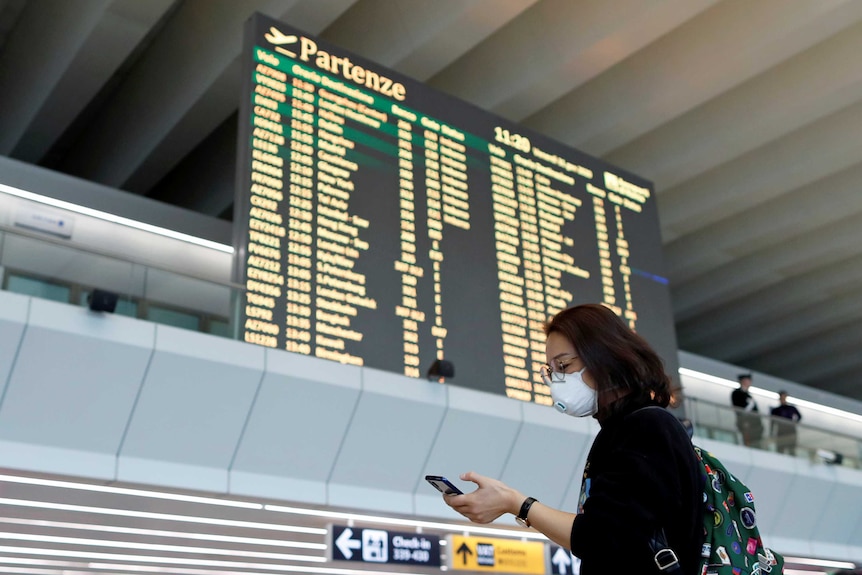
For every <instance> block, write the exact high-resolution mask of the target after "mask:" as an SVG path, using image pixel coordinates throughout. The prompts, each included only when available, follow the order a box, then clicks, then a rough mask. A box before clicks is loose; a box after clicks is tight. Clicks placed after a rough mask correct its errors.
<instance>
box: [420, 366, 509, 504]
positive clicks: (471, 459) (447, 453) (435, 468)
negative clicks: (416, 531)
mask: <svg viewBox="0 0 862 575" xmlns="http://www.w3.org/2000/svg"><path fill="white" fill-rule="evenodd" d="M426 385H432V386H433V385H439V384H433V383H428V384H426ZM448 391H449V398H448V401H447V409H446V415H445V416H444V417H443V422H442V424H441V425H440V429H439V432H438V433H437V435H436V438H435V440H434V444H433V447H431V449H430V452H429V453H428V459H427V461H426V462H425V464H424V468H423V470H422V473H421V474H420V475H421V477H420V478H419V479H420V480H419V481H418V483H417V484H416V486H415V490H416V496H415V506H416V507H415V510H416V513H419V514H421V515H433V516H444V517H452V518H456V517H457V518H461V519H463V517H461V516H460V515H458V514H456V513H455V512H454V511H452V510H451V509H450V508H449V507H448V506H447V505H444V504H443V502H442V501H441V500H440V493H439V492H437V491H436V490H435V489H434V488H433V487H431V486H430V485H428V483H427V482H426V481H425V480H424V479H423V478H424V476H425V475H426V474H431V475H444V476H446V477H447V478H449V480H451V481H452V482H453V483H455V484H457V485H460V486H461V488H462V489H463V490H464V491H468V492H469V491H473V489H475V487H476V485H475V484H473V483H467V482H464V481H459V480H458V476H459V475H460V474H461V473H464V472H466V471H475V472H476V473H479V474H480V475H486V476H489V477H500V475H501V474H502V472H503V467H504V465H505V464H506V460H507V459H508V458H509V454H510V453H511V452H512V447H513V445H514V442H515V437H516V436H517V434H518V430H519V429H520V427H521V406H520V404H519V403H518V402H514V401H512V400H510V399H508V398H507V397H503V396H500V395H489V394H487V393H482V392H479V391H474V390H472V389H465V388H463V387H456V386H449V388H448Z"/></svg>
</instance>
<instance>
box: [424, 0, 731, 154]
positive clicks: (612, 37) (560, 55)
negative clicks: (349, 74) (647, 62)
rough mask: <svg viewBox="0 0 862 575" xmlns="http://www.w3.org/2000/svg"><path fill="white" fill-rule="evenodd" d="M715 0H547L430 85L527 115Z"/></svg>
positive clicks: (508, 113) (509, 114) (518, 116)
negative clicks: (657, 0)
mask: <svg viewBox="0 0 862 575" xmlns="http://www.w3.org/2000/svg"><path fill="white" fill-rule="evenodd" d="M714 2H715V0H696V1H689V0H664V1H661V2H652V3H650V4H649V5H646V4H644V3H643V2H639V1H633V0H588V1H579V2H571V1H570V0H542V1H541V2H539V3H537V4H536V5H534V6H533V7H531V8H530V9H529V10H527V11H525V12H524V13H523V14H522V15H521V16H520V17H518V18H517V19H515V20H513V21H512V22H511V23H510V24H508V25H507V26H504V27H502V28H500V29H499V30H497V31H496V32H495V33H494V34H493V35H492V36H491V37H489V38H488V40H486V41H485V42H483V43H482V44H480V45H479V46H477V47H476V48H475V49H473V50H472V51H470V52H469V53H468V54H466V55H465V56H464V57H463V58H461V59H459V60H457V61H455V62H453V63H452V64H451V65H450V66H448V67H447V68H445V69H444V70H442V71H441V72H440V73H439V74H438V75H436V76H435V77H433V78H432V79H431V80H430V82H429V84H430V85H431V86H433V87H435V88H438V89H440V90H443V91H445V92H448V93H450V94H453V95H455V96H457V97H459V98H462V99H464V100H467V101H468V102H471V103H473V104H475V105H477V106H479V107H480V108H482V109H484V110H490V111H491V112H494V113H496V114H499V115H501V116H503V117H505V118H509V119H511V120H514V121H520V120H522V119H524V118H525V117H527V116H530V115H531V114H533V113H535V111H536V110H539V109H541V108H543V107H545V106H547V105H549V104H550V103H552V102H554V101H555V100H557V99H558V98H560V97H562V96H564V95H565V94H566V93H568V92H569V91H571V90H573V89H575V88H577V87H578V86H581V85H583V84H584V83H586V82H587V81H589V80H590V79H592V78H594V77H596V76H598V75H599V74H601V73H603V72H605V71H606V70H607V69H608V68H611V67H613V66H614V65H616V64H618V63H619V62H621V61H623V60H624V59H626V58H628V57H630V56H631V55H632V54H634V53H635V52H637V51H638V50H640V49H641V48H643V47H644V46H647V45H648V44H650V43H651V42H653V41H655V40H656V39H657V38H660V37H661V36H663V35H664V34H667V33H668V32H670V31H671V30H673V29H674V28H676V27H677V26H679V25H681V24H682V23H683V22H685V21H686V20H688V19H689V18H691V17H692V16H694V15H696V14H697V13H699V12H701V11H702V10H704V9H705V8H706V7H708V6H710V5H711V4H713V3H714ZM561 140H562V141H564V142H565V141H566V139H561Z"/></svg>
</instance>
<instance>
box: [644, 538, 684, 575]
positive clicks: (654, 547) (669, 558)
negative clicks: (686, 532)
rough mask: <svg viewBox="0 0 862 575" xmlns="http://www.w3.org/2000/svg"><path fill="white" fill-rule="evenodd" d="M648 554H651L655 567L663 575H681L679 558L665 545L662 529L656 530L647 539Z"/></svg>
mask: <svg viewBox="0 0 862 575" xmlns="http://www.w3.org/2000/svg"><path fill="white" fill-rule="evenodd" d="M649 547H650V552H651V553H652V558H653V561H655V566H656V567H657V568H658V570H659V571H660V572H661V573H664V574H665V575H682V567H680V566H679V558H678V557H677V556H676V553H675V552H674V550H673V549H671V548H670V545H668V543H667V536H666V535H665V533H664V529H663V528H661V529H658V530H656V532H655V534H654V535H653V536H652V537H650V539H649Z"/></svg>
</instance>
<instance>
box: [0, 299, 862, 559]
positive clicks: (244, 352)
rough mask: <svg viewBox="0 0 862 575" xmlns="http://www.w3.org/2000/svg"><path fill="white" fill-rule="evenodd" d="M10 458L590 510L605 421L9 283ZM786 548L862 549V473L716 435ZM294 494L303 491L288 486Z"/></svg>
mask: <svg viewBox="0 0 862 575" xmlns="http://www.w3.org/2000/svg"><path fill="white" fill-rule="evenodd" d="M0 342H2V345H0V381H2V382H3V386H2V390H0V392H2V404H0V467H4V468H8V469H17V470H25V471H30V472H43V473H52V474H62V475H71V476H79V477H85V478H91V479H98V480H103V481H116V482H124V483H125V482H131V483H143V484H149V485H159V486H164V487H172V488H185V489H195V490H201V491H207V492H212V493H225V494H233V495H255V496H261V497H267V498H276V499H282V500H290V501H295V502H302V503H310V504H319V505H332V506H338V507H350V508H357V509H365V510H373V511H376V512H389V513H396V514H408V515H417V516H424V517H445V518H448V519H455V518H456V516H455V515H454V512H452V511H450V510H449V509H448V507H446V506H443V505H441V504H440V501H439V495H437V494H436V493H435V492H433V491H432V490H430V489H429V488H428V486H427V485H425V483H424V481H423V480H422V478H423V477H424V475H425V474H426V473H440V474H444V475H450V476H457V475H458V474H459V473H462V472H464V471H467V470H471V469H472V470H476V471H479V472H480V473H483V474H485V475H490V476H494V477H499V478H501V479H502V480H504V481H506V482H508V483H509V484H511V485H514V486H518V487H520V488H522V489H524V490H529V491H530V493H531V494H533V496H534V497H537V498H539V499H540V500H542V501H545V502H547V503H549V504H551V505H554V506H557V507H561V508H565V509H574V508H575V507H576V498H577V494H578V489H579V485H580V474H581V470H582V467H583V463H584V459H585V457H586V452H587V450H588V447H589V445H590V443H591V440H592V437H593V436H594V435H595V433H596V431H597V427H596V424H595V422H594V421H593V420H591V419H575V418H571V417H564V416H562V415H560V414H557V413H556V412H554V411H553V410H551V409H549V408H547V407H542V406H538V405H534V404H526V403H522V402H518V401H515V400H511V399H508V398H505V397H502V396H497V395H492V394H487V393H484V392H478V391H473V390H469V389H465V388H461V387H458V386H455V385H442V384H439V383H436V382H433V383H432V382H428V381H423V380H416V379H412V378H407V377H404V376H400V375H396V374H391V373H386V372H381V371H377V370H374V369H368V368H362V367H354V366H345V365H339V364H336V363H333V362H329V361H324V360H320V359H317V358H312V357H306V356H302V355H297V354H290V353H288V352H283V351H280V350H272V349H266V348H262V347H258V346H254V345H250V344H246V343H244V342H238V341H233V340H229V339H225V338H220V337H216V336H212V335H208V334H201V333H197V332H192V331H186V330H181V329H177V328H173V327H169V326H163V325H157V324H153V323H150V322H146V321H141V320H137V319H131V318H125V317H120V316H116V315H105V314H98V313H96V312H91V311H89V310H88V309H86V308H83V307H77V306H71V305H68V304H60V303H56V302H51V301H47V300H41V299H38V298H31V297H27V296H22V295H19V294H13V293H7V292H2V293H0ZM698 443H700V444H701V445H702V446H704V447H706V448H707V449H709V450H711V451H712V452H714V453H715V454H717V455H718V456H719V457H720V458H722V459H723V460H724V461H725V463H726V464H727V465H728V466H729V467H730V468H731V469H732V470H734V472H735V473H736V474H737V475H738V476H739V477H740V478H741V479H742V480H743V481H745V482H747V484H748V485H749V486H750V487H751V488H752V490H753V492H754V493H755V494H756V498H757V506H758V514H759V516H758V523H759V525H760V527H761V531H762V533H763V535H764V537H765V538H766V539H767V540H768V541H770V545H772V546H773V547H774V548H775V549H776V550H778V551H779V552H785V553H793V554H802V553H810V554H813V555H817V556H825V557H832V558H837V559H853V558H858V557H860V556H862V520H860V516H859V513H858V510H859V509H860V508H862V472H860V471H858V470H853V469H846V468H842V467H836V466H826V465H823V464H817V463H811V462H808V461H806V460H802V459H797V458H792V457H787V456H785V455H779V454H774V453H769V452H764V451H755V450H752V449H748V448H745V447H740V446H736V445H730V444H724V443H719V442H714V441H713V442H711V441H708V440H705V439H704V440H699V441H698ZM286 494H289V495H287V496H286Z"/></svg>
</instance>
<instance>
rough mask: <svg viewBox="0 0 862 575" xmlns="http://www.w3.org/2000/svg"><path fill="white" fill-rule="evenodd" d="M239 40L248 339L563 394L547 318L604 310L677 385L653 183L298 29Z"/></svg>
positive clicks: (239, 261) (239, 212) (504, 389)
mask: <svg viewBox="0 0 862 575" xmlns="http://www.w3.org/2000/svg"><path fill="white" fill-rule="evenodd" d="M244 41H245V46H244V53H243V54H244V55H243V64H244V68H243V78H244V88H243V93H242V103H241V107H240V115H239V124H240V129H239V138H240V141H239V151H238V155H239V157H238V162H239V169H238V170H237V201H236V204H235V206H236V207H235V218H234V226H235V234H236V235H235V247H236V270H235V271H236V279H237V281H238V282H241V283H243V284H244V285H245V286H246V288H247V292H246V294H245V296H244V297H245V300H244V302H243V305H242V310H243V314H242V317H241V320H240V324H239V331H240V334H241V337H242V338H244V339H245V341H247V342H251V343H255V344H260V345H264V346H268V347H272V348H278V349H282V350H287V351H291V352H295V353H300V354H306V355H311V356H316V357H319V358H324V359H327V360H332V361H335V362H341V363H347V364H353V365H364V366H370V367H374V368H378V369H382V370H386V371H391V372H397V373H401V374H405V375H408V376H412V377H426V374H427V372H428V368H429V367H430V366H431V364H432V363H433V362H434V360H436V359H445V360H447V361H450V362H451V363H452V364H453V366H454V368H455V377H454V378H452V379H451V382H452V383H453V384H456V385H463V386H467V387H471V388H474V389H480V390H483V391H491V392H496V393H502V394H505V395H507V396H509V397H513V398H517V399H520V400H525V401H535V402H537V403H541V404H550V403H551V399H550V390H549V389H548V387H547V386H546V385H544V384H543V383H542V382H541V381H540V379H539V377H538V376H537V375H536V373H537V371H538V369H539V367H540V366H541V365H542V364H543V363H544V362H545V352H544V347H545V346H544V343H545V336H544V333H543V331H542V326H543V323H544V322H545V321H547V319H548V318H549V317H550V316H552V315H553V314H554V313H556V312H558V311H560V310H561V309H564V308H566V307H568V306H571V305H574V304H578V303H586V302H595V303H603V304H605V305H607V306H608V307H610V308H612V309H613V310H614V311H615V312H616V313H617V314H619V315H620V316H621V317H622V318H624V320H625V321H626V322H627V323H628V324H629V325H630V326H632V327H633V328H634V329H635V330H637V331H638V332H639V333H641V334H642V335H643V336H644V337H645V338H646V339H647V340H648V341H649V342H650V343H651V344H652V345H653V346H654V347H655V348H656V350H657V351H658V352H659V354H660V355H661V356H662V358H663V359H664V361H665V364H666V367H667V371H668V373H669V374H670V375H671V376H673V377H676V371H677V365H678V364H677V356H676V337H675V334H674V327H673V320H672V315H671V307H670V294H669V289H668V285H667V281H666V279H665V277H664V270H663V262H662V252H661V239H660V233H659V227H658V218H657V213H656V203H655V197H654V194H653V190H652V186H651V184H650V183H649V182H647V181H645V180H643V179H642V178H639V177H637V176H635V175H633V174H630V173H627V172H625V171H624V170H622V169H619V168H616V167H613V166H610V165H608V164H606V163H605V162H602V161H601V160H598V159H596V158H592V157H590V156H588V155H586V154H583V153H581V152H579V151H577V150H574V149H572V148H570V147H567V146H565V145H563V144H560V143H559V142H556V141H554V140H552V139H549V138H547V137H544V136H542V135H541V134H538V133H536V132H533V131H530V130H528V129H526V128H522V127H520V126H518V125H517V124H515V123H512V122H509V121H506V120H504V119H502V118H500V117H497V116H495V115H493V114H490V113H487V112H484V111H482V110H480V109H478V108H477V107H475V106H473V105H471V104H468V103H466V102H463V101H460V100H458V99H456V98H453V97H451V96H448V95H446V94H443V93H441V92H439V91H436V90H433V89H430V88H428V87H427V86H425V85H423V84H422V83H420V82H417V81H415V80H411V79H410V78H408V77H406V76H403V75H401V74H399V73H397V72H394V71H392V70H389V69H387V68H385V67H383V66H379V65H377V64H374V63H372V62H369V61H367V60H365V59H363V58H361V57H359V56H356V55H354V54H351V53H349V52H347V51H345V50H343V49H340V48H338V47H336V46H333V45H331V44H328V43H326V42H324V41H323V40H320V39H318V38H315V37H313V36H311V35H308V34H306V33H304V32H302V31H300V30H296V29H294V28H292V27H290V26H289V25H287V24H285V23H282V22H279V21H276V20H272V19H269V18H267V17H264V16H261V15H255V16H254V17H253V18H251V19H250V20H249V22H248V24H247V28H246V33H245V40H244ZM501 57H503V56H501Z"/></svg>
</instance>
